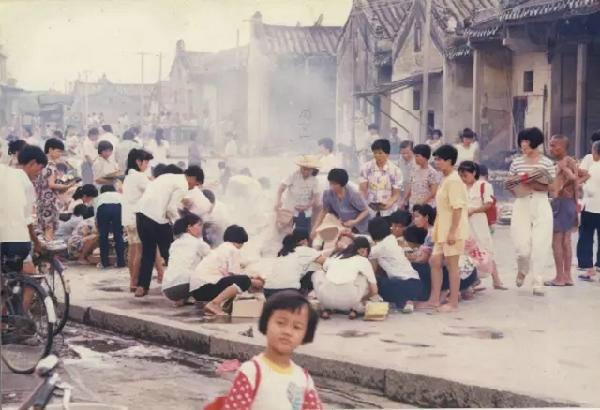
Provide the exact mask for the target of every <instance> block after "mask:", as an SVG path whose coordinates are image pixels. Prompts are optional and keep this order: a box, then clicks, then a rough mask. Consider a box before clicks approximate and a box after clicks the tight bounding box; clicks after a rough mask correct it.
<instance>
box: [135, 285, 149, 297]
mask: <svg viewBox="0 0 600 410" xmlns="http://www.w3.org/2000/svg"><path fill="white" fill-rule="evenodd" d="M147 294H148V291H147V290H146V289H144V288H142V287H141V286H138V288H137V289H136V290H135V297H136V298H143V297H144V296H146V295H147Z"/></svg>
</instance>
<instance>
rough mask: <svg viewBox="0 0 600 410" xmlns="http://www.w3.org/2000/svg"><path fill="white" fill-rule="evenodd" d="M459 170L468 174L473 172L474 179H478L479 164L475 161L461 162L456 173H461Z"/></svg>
mask: <svg viewBox="0 0 600 410" xmlns="http://www.w3.org/2000/svg"><path fill="white" fill-rule="evenodd" d="M461 172H468V173H470V174H474V175H475V179H479V176H480V172H479V165H477V163H475V162H473V161H463V162H461V163H460V165H459V166H458V173H461Z"/></svg>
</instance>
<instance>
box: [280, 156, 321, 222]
mask: <svg viewBox="0 0 600 410" xmlns="http://www.w3.org/2000/svg"><path fill="white" fill-rule="evenodd" d="M296 165H298V167H299V168H300V169H298V170H297V171H296V172H294V173H293V174H291V175H290V176H288V177H287V178H286V179H285V180H284V181H283V182H282V183H281V185H280V186H279V190H278V191H277V202H276V203H275V211H277V212H281V211H282V210H287V211H292V212H293V223H294V226H295V227H296V228H299V229H305V230H307V231H310V228H311V218H312V209H313V207H314V206H315V205H316V204H317V203H318V200H319V195H318V193H319V186H318V182H317V178H316V175H317V173H318V169H319V160H318V158H317V157H316V156H314V155H302V156H301V157H299V158H297V159H296ZM286 191H287V194H286V197H285V201H282V196H283V193H284V192H286Z"/></svg>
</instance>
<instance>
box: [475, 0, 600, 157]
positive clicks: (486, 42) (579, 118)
mask: <svg viewBox="0 0 600 410" xmlns="http://www.w3.org/2000/svg"><path fill="white" fill-rule="evenodd" d="M468 36H469V39H470V45H471V48H472V49H473V71H474V82H473V104H474V106H475V107H477V108H476V109H475V110H474V112H473V128H474V129H475V130H477V131H479V132H480V133H481V134H482V135H483V136H484V137H486V136H487V137H488V138H489V139H490V140H491V142H492V143H493V142H494V141H496V140H497V142H496V143H494V144H493V146H504V147H515V135H516V133H518V132H519V131H520V130H521V129H523V128H525V127H532V126H536V127H539V128H540V129H542V130H543V131H544V133H545V134H546V135H547V136H550V135H553V134H564V135H566V136H568V137H570V138H571V141H572V143H571V146H570V149H571V152H572V153H573V154H575V155H577V156H581V155H582V154H583V153H584V152H587V151H588V150H589V143H588V136H589V135H590V134H591V133H592V132H593V131H595V130H597V129H600V75H598V73H600V1H599V0H581V1H579V0H542V1H540V0H535V1H534V0H526V1H523V0H521V1H515V0H512V1H507V2H505V4H504V7H503V8H499V9H498V10H497V12H496V13H495V14H494V15H492V16H488V17H487V18H485V19H482V21H477V22H475V24H474V25H473V27H472V28H471V29H470V30H469V32H468ZM490 151H491V150H490Z"/></svg>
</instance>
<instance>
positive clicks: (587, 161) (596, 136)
mask: <svg viewBox="0 0 600 410" xmlns="http://www.w3.org/2000/svg"><path fill="white" fill-rule="evenodd" d="M590 140H591V142H592V145H594V143H595V142H596V141H600V130H598V131H596V132H594V133H593V134H592V136H591V137H590ZM592 151H593V150H592ZM592 151H590V153H589V154H587V155H586V156H585V157H583V159H582V160H581V164H579V169H581V170H584V171H588V170H589V168H590V166H591V165H592V163H593V162H594V158H593V152H592Z"/></svg>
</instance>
